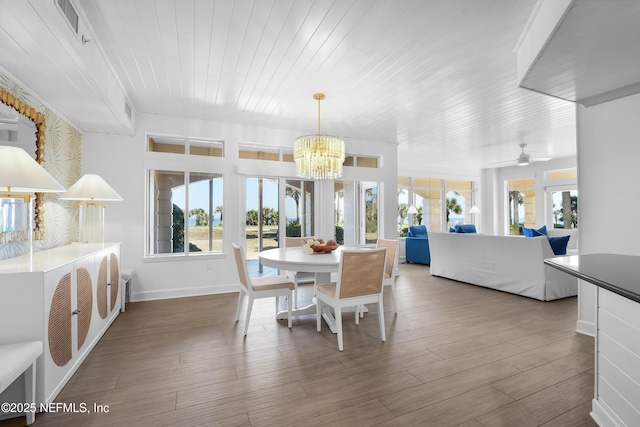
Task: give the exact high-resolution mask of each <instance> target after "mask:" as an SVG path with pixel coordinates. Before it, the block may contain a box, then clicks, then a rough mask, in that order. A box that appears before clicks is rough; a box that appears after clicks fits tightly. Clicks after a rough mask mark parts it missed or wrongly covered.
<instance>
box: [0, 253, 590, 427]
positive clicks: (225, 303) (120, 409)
mask: <svg viewBox="0 0 640 427" xmlns="http://www.w3.org/2000/svg"><path fill="white" fill-rule="evenodd" d="M400 273H401V274H400V277H399V278H398V281H397V293H398V306H399V308H398V314H397V316H394V315H393V305H392V302H391V298H390V296H391V293H390V289H388V288H387V289H386V291H385V297H386V299H385V323H386V328H387V329H386V331H387V341H386V342H384V343H383V342H381V341H380V339H379V330H378V320H377V315H376V310H372V311H371V312H370V313H367V314H366V315H365V317H364V319H362V320H361V322H360V325H359V326H356V325H355V324H354V322H353V319H352V317H351V316H346V317H345V332H344V346H345V349H344V352H339V351H338V346H337V340H336V336H335V335H333V334H331V333H330V332H329V330H328V328H327V326H326V324H324V323H323V330H322V332H321V333H318V332H316V321H315V317H314V316H307V317H301V318H296V319H294V322H293V329H291V330H289V329H288V328H287V326H286V321H276V320H275V319H274V303H273V299H268V300H258V301H256V303H255V305H254V313H253V315H252V318H251V322H250V326H249V333H248V336H247V337H246V338H244V337H243V336H242V329H243V325H244V323H243V320H240V321H239V322H238V323H236V322H235V319H234V317H235V308H236V301H237V294H224V295H210V296H203V297H194V298H181V299H172V300H162V301H151V302H139V303H130V304H128V305H127V310H126V312H125V313H122V314H121V315H120V316H119V317H118V318H117V319H116V321H115V322H114V324H113V325H112V326H111V328H110V329H109V330H108V331H107V333H106V334H105V336H104V337H103V338H102V340H101V341H100V342H99V343H98V345H97V346H96V347H95V349H94V350H93V351H92V352H91V354H90V355H89V356H88V358H87V359H86V361H85V362H84V364H83V365H82V366H81V367H80V369H79V370H78V371H77V373H76V374H75V375H74V376H73V378H72V379H71V381H70V382H69V383H68V384H67V386H66V387H65V388H64V389H63V391H62V392H61V393H60V395H59V396H58V398H57V400H56V401H57V402H63V403H76V404H80V403H84V404H86V405H87V406H88V408H89V409H90V410H93V405H94V404H97V405H102V406H104V407H106V406H107V405H108V408H109V412H108V413H91V414H79V413H75V414H74V413H55V414H54V413H49V414H38V415H37V417H36V422H35V424H34V425H35V426H106V425H120V426H288V425H304V426H315V425H318V426H325V425H334V426H342V425H345V426H372V425H376V426H411V425H415V426H438V427H443V426H464V427H480V426H507V427H523V426H545V427H552V426H558V427H559V426H562V427H566V426H595V425H596V424H595V423H594V422H593V421H592V420H591V418H590V417H589V411H590V408H591V399H592V397H593V381H594V379H593V353H594V348H593V346H594V343H593V339H592V338H590V337H587V336H584V335H580V334H577V333H576V332H575V326H576V310H577V302H576V298H568V299H564V300H560V301H554V302H540V301H536V300H532V299H528V298H524V297H519V296H516V295H511V294H506V293H502V292H498V291H493V290H489V289H484V288H480V287H476V286H472V285H466V284H462V283H457V282H454V281H450V280H446V279H441V278H436V277H432V276H430V274H429V267H428V266H422V265H414V264H405V265H401V266H400ZM312 289H313V288H312V287H311V286H304V287H301V292H300V299H301V303H302V304H304V303H305V302H308V301H310V299H311V294H312ZM243 315H244V313H243ZM24 422H25V418H24V417H21V418H18V419H15V420H10V421H5V422H0V426H12V425H24Z"/></svg>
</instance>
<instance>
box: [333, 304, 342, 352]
mask: <svg viewBox="0 0 640 427" xmlns="http://www.w3.org/2000/svg"><path fill="white" fill-rule="evenodd" d="M335 312H336V314H335V318H336V332H337V335H338V350H340V351H342V350H343V349H344V345H343V343H342V308H341V307H335Z"/></svg>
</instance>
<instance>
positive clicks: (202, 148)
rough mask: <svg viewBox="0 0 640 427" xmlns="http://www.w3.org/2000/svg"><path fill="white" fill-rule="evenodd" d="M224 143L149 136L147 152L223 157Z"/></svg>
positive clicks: (211, 140) (209, 140)
mask: <svg viewBox="0 0 640 427" xmlns="http://www.w3.org/2000/svg"><path fill="white" fill-rule="evenodd" d="M223 146H224V144H223V142H222V141H218V140H213V139H198V138H184V137H174V136H163V135H149V136H148V138H147V151H150V152H154V153H168V154H190V155H194V156H209V157H223V156H224V151H223Z"/></svg>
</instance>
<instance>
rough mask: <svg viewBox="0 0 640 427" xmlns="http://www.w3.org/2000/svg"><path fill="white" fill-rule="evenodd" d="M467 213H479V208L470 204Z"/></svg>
mask: <svg viewBox="0 0 640 427" xmlns="http://www.w3.org/2000/svg"><path fill="white" fill-rule="evenodd" d="M469 213H472V214H479V213H480V209H478V207H477V206H476V205H473V206H471V209H469Z"/></svg>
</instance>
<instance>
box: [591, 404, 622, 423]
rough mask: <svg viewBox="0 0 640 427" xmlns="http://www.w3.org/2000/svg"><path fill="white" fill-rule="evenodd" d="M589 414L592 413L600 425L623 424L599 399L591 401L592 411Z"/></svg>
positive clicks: (592, 416)
mask: <svg viewBox="0 0 640 427" xmlns="http://www.w3.org/2000/svg"><path fill="white" fill-rule="evenodd" d="M589 415H591V418H593V420H594V421H595V422H596V424H598V425H599V426H600V427H621V426H622V425H621V424H620V423H618V421H617V420H616V419H615V418H614V417H613V416H612V415H611V413H610V412H609V411H608V410H607V409H606V408H605V407H604V406H603V405H602V404H601V403H600V402H599V401H598V400H597V399H593V400H592V401H591V412H590V413H589Z"/></svg>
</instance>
